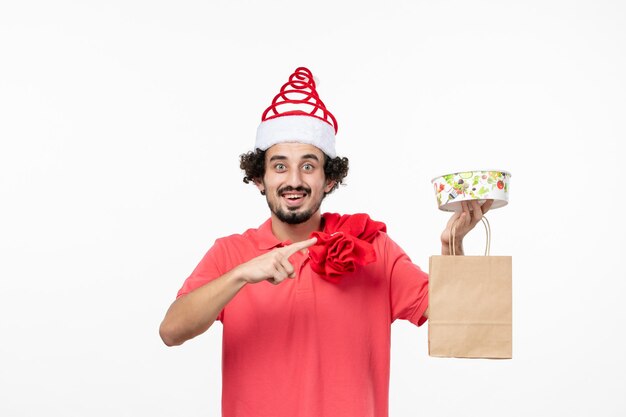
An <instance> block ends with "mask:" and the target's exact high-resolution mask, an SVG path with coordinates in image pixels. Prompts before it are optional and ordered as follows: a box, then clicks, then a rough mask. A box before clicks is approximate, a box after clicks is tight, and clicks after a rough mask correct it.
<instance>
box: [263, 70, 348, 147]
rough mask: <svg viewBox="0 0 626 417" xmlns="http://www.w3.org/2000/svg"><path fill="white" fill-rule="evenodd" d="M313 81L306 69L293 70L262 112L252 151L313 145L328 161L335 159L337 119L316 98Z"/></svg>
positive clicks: (317, 96)
mask: <svg viewBox="0 0 626 417" xmlns="http://www.w3.org/2000/svg"><path fill="white" fill-rule="evenodd" d="M316 81H317V79H315V78H314V77H313V74H312V73H311V71H310V70H309V69H308V68H305V67H299V68H296V70H295V71H294V73H293V74H291V76H290V77H289V81H288V82H286V83H285V84H284V85H283V86H282V87H281V89H280V93H278V94H277V95H276V96H275V97H274V99H273V100H272V104H271V105H270V106H269V107H268V108H267V109H266V110H265V112H263V116H262V117H261V124H260V125H259V127H258V128H257V133H256V142H255V149H261V150H262V151H265V150H267V149H268V148H270V147H271V146H272V145H275V144H277V143H284V142H296V143H306V144H309V145H313V146H316V147H318V148H319V149H321V150H322V152H324V153H325V154H326V155H328V156H329V157H330V158H335V157H336V156H337V152H336V151H335V134H336V133H337V128H338V126H337V120H336V119H335V116H333V115H332V113H331V112H329V111H328V110H327V109H326V106H325V105H324V103H323V102H322V100H321V99H320V98H319V95H318V94H317V90H316Z"/></svg>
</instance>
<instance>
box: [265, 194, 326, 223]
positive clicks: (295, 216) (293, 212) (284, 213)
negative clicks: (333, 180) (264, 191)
mask: <svg viewBox="0 0 626 417" xmlns="http://www.w3.org/2000/svg"><path fill="white" fill-rule="evenodd" d="M287 191H298V192H305V193H306V195H311V189H310V188H306V187H295V188H294V187H284V188H281V189H279V190H277V192H276V197H277V201H280V198H281V195H282V194H283V193H285V192H287ZM265 199H266V200H267V205H268V206H269V208H270V211H271V212H272V213H274V215H276V217H277V218H278V220H280V221H281V222H283V223H287V224H300V223H304V222H306V221H307V220H309V219H310V218H311V217H313V214H315V212H316V211H317V210H319V208H320V206H321V205H322V199H320V201H317V202H316V203H315V204H314V205H313V207H311V208H310V209H308V210H304V211H298V210H301V209H300V208H299V207H290V208H288V209H287V210H283V209H282V207H280V204H279V203H278V202H277V203H276V204H273V203H272V201H271V200H270V198H269V196H266V197H265Z"/></svg>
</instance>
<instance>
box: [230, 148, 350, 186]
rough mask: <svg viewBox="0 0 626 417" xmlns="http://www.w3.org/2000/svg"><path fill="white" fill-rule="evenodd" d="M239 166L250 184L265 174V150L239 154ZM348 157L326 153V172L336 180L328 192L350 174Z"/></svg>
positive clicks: (327, 177) (327, 176) (332, 179)
mask: <svg viewBox="0 0 626 417" xmlns="http://www.w3.org/2000/svg"><path fill="white" fill-rule="evenodd" d="M239 168H241V169H242V170H243V171H244V172H245V174H246V175H245V177H243V182H245V183H246V184H249V183H250V182H254V180H255V179H257V178H258V179H261V178H263V175H265V151H262V150H260V149H256V150H255V151H250V152H247V153H244V154H242V155H239ZM348 168H349V167H348V158H345V157H340V156H338V157H335V158H330V157H329V156H328V155H326V154H324V174H325V175H326V179H328V180H331V181H335V185H334V186H333V188H332V189H331V190H330V191H329V192H328V193H326V194H330V193H332V192H333V191H335V190H336V189H337V187H339V184H342V183H343V180H344V178H346V176H347V175H348Z"/></svg>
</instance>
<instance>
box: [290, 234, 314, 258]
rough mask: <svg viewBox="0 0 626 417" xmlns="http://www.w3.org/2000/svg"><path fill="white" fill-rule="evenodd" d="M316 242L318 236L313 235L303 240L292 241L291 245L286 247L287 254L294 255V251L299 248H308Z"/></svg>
mask: <svg viewBox="0 0 626 417" xmlns="http://www.w3.org/2000/svg"><path fill="white" fill-rule="evenodd" d="M316 242H317V238H316V237H312V238H310V239H307V240H303V241H301V242H296V243H292V244H291V245H289V246H285V247H284V249H285V255H287V257H289V256H291V255H293V254H294V253H296V252H298V251H299V250H302V249H306V248H308V247H311V246H313V245H315V243H316Z"/></svg>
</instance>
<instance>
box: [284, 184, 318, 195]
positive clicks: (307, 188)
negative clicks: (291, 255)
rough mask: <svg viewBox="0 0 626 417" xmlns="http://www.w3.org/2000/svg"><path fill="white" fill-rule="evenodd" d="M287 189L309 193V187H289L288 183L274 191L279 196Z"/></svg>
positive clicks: (287, 190)
mask: <svg viewBox="0 0 626 417" xmlns="http://www.w3.org/2000/svg"><path fill="white" fill-rule="evenodd" d="M289 191H291V192H300V193H306V194H311V189H310V188H309V187H303V186H300V187H291V186H289V185H288V186H286V187H283V188H279V189H278V191H276V193H277V194H278V196H281V195H283V194H285V193H287V192H289Z"/></svg>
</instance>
